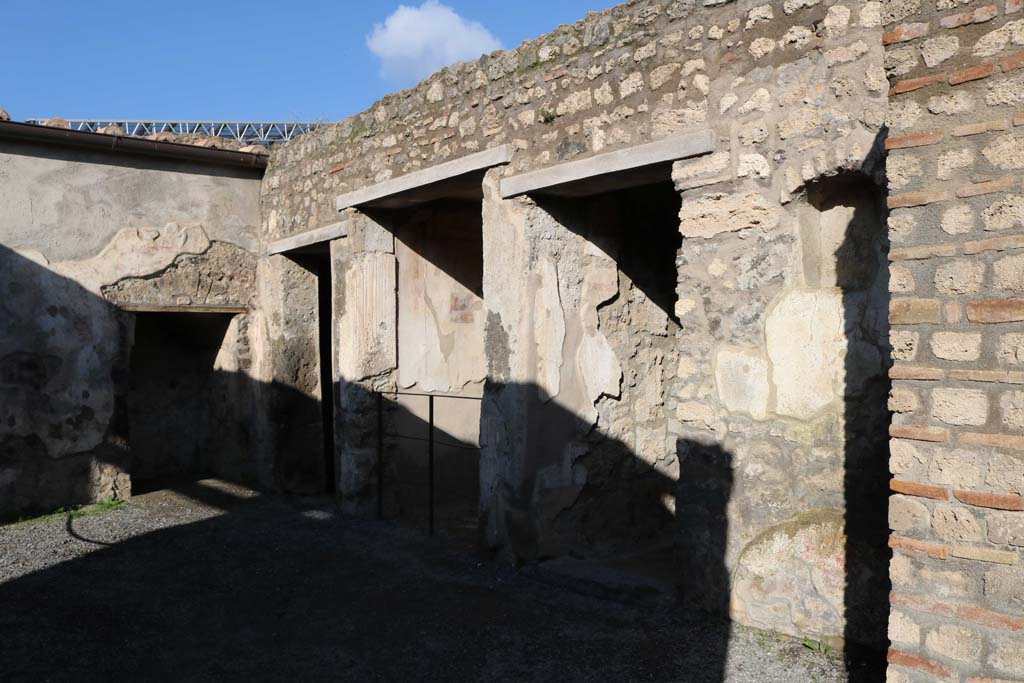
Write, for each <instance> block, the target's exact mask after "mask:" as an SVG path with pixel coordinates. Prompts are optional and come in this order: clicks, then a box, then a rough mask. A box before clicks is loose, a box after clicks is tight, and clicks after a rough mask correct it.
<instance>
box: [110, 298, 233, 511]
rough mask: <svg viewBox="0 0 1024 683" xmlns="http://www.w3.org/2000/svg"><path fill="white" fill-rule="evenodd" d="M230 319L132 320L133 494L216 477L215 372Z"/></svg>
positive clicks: (157, 316)
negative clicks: (133, 330)
mask: <svg viewBox="0 0 1024 683" xmlns="http://www.w3.org/2000/svg"><path fill="white" fill-rule="evenodd" d="M232 318H233V314H222V313H187V312H181V313H179V312H173V313H166V312H162V313H136V314H135V334H134V343H133V346H132V351H131V359H130V363H129V387H128V395H127V404H128V421H129V425H128V434H129V448H130V453H131V465H130V473H131V478H132V491H133V493H136V494H139V493H147V492H150V491H155V490H159V489H163V488H167V487H169V486H173V485H177V484H182V483H187V482H192V481H196V480H198V479H201V478H204V477H208V476H211V475H214V474H218V473H217V472H216V471H215V469H217V462H216V460H215V458H214V454H212V452H211V451H212V446H213V444H215V443H217V442H220V441H222V440H223V439H224V435H223V434H220V433H219V432H220V431H222V430H225V429H230V428H231V425H230V423H227V422H226V421H225V420H223V419H220V416H218V415H217V414H216V412H215V411H216V410H217V407H218V406H220V405H222V403H223V399H222V397H218V396H217V394H218V393H219V391H218V387H220V386H221V385H220V383H219V382H218V381H217V375H218V371H217V370H216V367H215V365H216V360H217V355H218V354H219V353H220V351H221V348H222V347H223V345H224V341H225V338H226V336H227V333H228V328H229V327H230V325H231V320H232Z"/></svg>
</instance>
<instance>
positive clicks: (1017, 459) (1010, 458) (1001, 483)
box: [985, 444, 1024, 494]
mask: <svg viewBox="0 0 1024 683" xmlns="http://www.w3.org/2000/svg"><path fill="white" fill-rule="evenodd" d="M1022 445H1024V444H1022ZM985 483H986V484H988V485H989V486H991V487H993V488H996V489H999V490H1002V491H1012V492H1013V493H1020V494H1024V454H1015V453H998V452H997V453H993V454H992V457H991V458H990V459H989V463H988V473H987V474H986V476H985Z"/></svg>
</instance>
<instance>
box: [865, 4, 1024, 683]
mask: <svg viewBox="0 0 1024 683" xmlns="http://www.w3.org/2000/svg"><path fill="white" fill-rule="evenodd" d="M1022 10H1024V3H1022V2H1021V0H999V2H997V3H994V4H986V3H982V2H971V1H970V0H967V1H966V2H964V1H963V0H961V1H959V2H958V1H956V0H892V1H891V2H889V3H887V5H886V7H885V17H884V21H886V22H887V24H886V27H885V30H886V33H885V35H884V37H883V42H884V43H885V49H886V69H887V72H888V75H889V78H890V83H891V85H892V88H891V90H890V93H889V94H890V113H889V127H890V130H889V137H888V140H887V145H886V146H887V148H888V149H889V158H888V174H889V192H890V195H889V207H890V209H891V214H890V218H889V233H890V239H891V241H892V244H893V248H892V251H891V253H890V260H891V262H892V264H891V270H890V275H891V282H890V288H891V290H892V293H893V297H892V306H891V313H890V321H891V324H892V332H891V342H892V347H893V359H894V365H893V368H892V370H891V376H892V379H893V389H892V394H891V399H890V408H891V409H892V411H893V413H894V415H893V423H892V427H891V436H892V442H891V450H892V457H891V470H892V473H893V480H892V483H891V488H892V490H893V496H892V498H891V499H890V507H889V521H890V526H891V527H892V529H893V534H892V536H891V538H890V546H891V547H892V549H893V558H892V564H891V568H890V574H891V578H892V584H893V592H892V595H891V605H892V611H891V614H890V620H889V637H890V640H891V641H892V647H891V649H890V653H889V662H890V667H889V680H890V681H893V682H902V681H925V680H927V681H931V680H936V679H940V680H957V681H964V680H966V681H972V682H979V681H1003V680H1022V679H1024V563H1022V561H1021V557H1020V555H1021V548H1022V547H1024V498H1022V495H1021V494H1022V493H1024V387H1021V384H1024V251H1022V249H1024V188H1022V182H1021V181H1022V179H1021V173H1020V172H1021V169H1024V68H1022V67H1024V11H1022Z"/></svg>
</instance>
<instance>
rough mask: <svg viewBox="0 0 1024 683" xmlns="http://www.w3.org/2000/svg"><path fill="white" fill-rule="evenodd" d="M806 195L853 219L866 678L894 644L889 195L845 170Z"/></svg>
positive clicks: (840, 251) (848, 585) (844, 251)
mask: <svg viewBox="0 0 1024 683" xmlns="http://www.w3.org/2000/svg"><path fill="white" fill-rule="evenodd" d="M807 197H808V202H809V203H810V204H811V205H812V206H813V207H814V208H816V209H818V210H819V211H821V212H822V213H823V214H825V213H827V212H830V211H834V210H837V209H838V210H839V211H840V215H843V216H844V222H845V223H846V225H845V230H844V232H843V238H842V242H841V243H840V244H839V246H838V248H837V250H836V252H835V253H836V273H835V282H836V285H837V286H838V287H839V289H840V290H841V292H842V297H843V312H844V316H843V317H844V321H845V325H846V328H845V338H846V349H845V361H844V378H845V380H844V395H843V405H844V411H843V445H844V457H843V495H844V502H845V510H844V517H843V527H844V528H843V531H844V535H845V539H846V541H845V547H844V555H845V567H846V581H845V585H844V591H843V594H844V600H843V604H844V607H845V617H846V623H845V628H844V634H843V636H844V640H845V643H846V650H845V653H844V654H845V659H846V666H847V671H848V672H849V675H850V681H851V682H852V683H860V682H863V683H868V682H869V681H874V680H879V679H880V678H881V677H883V676H884V671H885V667H886V663H885V650H886V647H887V646H888V642H889V641H888V636H887V627H888V621H889V591H890V582H889V559H890V557H891V552H890V551H889V548H888V537H889V523H888V510H889V505H888V499H889V423H890V421H891V414H890V413H889V410H888V406H887V403H888V397H889V390H890V387H891V382H890V380H889V377H888V367H889V366H890V365H891V348H890V347H889V345H888V339H889V300H890V294H889V275H888V273H889V270H888V253H889V240H888V232H887V210H886V208H885V194H884V192H882V191H881V190H880V188H879V187H878V186H877V185H875V184H873V183H872V182H871V180H870V179H869V178H868V177H867V176H865V175H863V174H847V175H840V176H836V177H833V178H828V179H826V180H823V181H820V182H819V183H816V184H813V185H811V186H810V187H808V188H807ZM873 341H874V343H872V342H873ZM879 342H881V344H880V346H879ZM880 354H881V357H879V356H880ZM879 367H880V368H881V372H879Z"/></svg>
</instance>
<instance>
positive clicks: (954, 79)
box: [949, 62, 996, 85]
mask: <svg viewBox="0 0 1024 683" xmlns="http://www.w3.org/2000/svg"><path fill="white" fill-rule="evenodd" d="M995 72H996V65H995V64H994V63H992V62H987V63H985V64H978V65H977V66H969V67H967V68H966V69H960V70H959V71H954V72H953V73H951V74H950V75H949V84H950V85H960V84H961V83H967V82H969V81H977V80H981V79H982V78H988V77H989V76H991V75H992V74H994V73H995Z"/></svg>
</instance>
